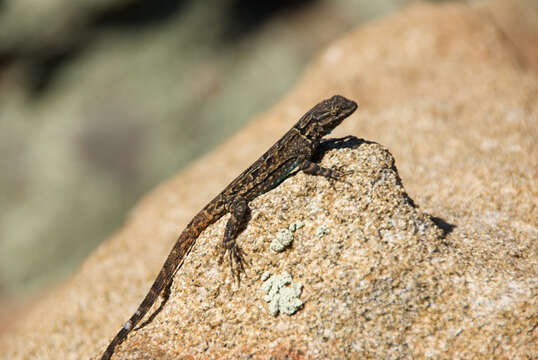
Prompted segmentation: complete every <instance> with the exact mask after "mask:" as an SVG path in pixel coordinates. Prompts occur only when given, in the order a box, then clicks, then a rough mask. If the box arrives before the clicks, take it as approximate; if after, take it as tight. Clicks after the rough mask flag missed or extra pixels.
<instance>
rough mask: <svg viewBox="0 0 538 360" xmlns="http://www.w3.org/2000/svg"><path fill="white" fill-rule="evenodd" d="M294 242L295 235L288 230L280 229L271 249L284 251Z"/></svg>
mask: <svg viewBox="0 0 538 360" xmlns="http://www.w3.org/2000/svg"><path fill="white" fill-rule="evenodd" d="M292 241H293V234H292V233H291V231H290V230H288V229H280V230H279V231H278V233H277V234H276V236H275V238H274V239H273V241H271V245H269V248H270V249H271V250H273V251H276V252H281V251H284V250H285V249H286V248H287V247H288V246H290V244H291V243H292Z"/></svg>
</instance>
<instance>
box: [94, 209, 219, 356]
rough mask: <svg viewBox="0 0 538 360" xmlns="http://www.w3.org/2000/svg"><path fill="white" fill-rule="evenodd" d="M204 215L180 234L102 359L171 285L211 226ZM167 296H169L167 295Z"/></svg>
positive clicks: (199, 216)
mask: <svg viewBox="0 0 538 360" xmlns="http://www.w3.org/2000/svg"><path fill="white" fill-rule="evenodd" d="M204 215H205V214H204V213H203V212H202V213H199V214H198V215H196V217H195V218H194V219H193V220H192V221H191V222H190V223H189V225H187V227H186V228H185V230H184V231H183V232H182V233H181V235H179V238H178V239H177V241H176V243H175V244H174V247H173V248H172V251H170V254H169V255H168V258H167V259H166V261H165V262H164V265H163V267H162V268H161V271H159V275H157V278H156V279H155V281H154V282H153V285H152V286H151V289H150V290H149V292H148V293H147V295H146V297H145V298H144V300H143V301H142V303H141V304H140V305H139V306H138V309H137V310H136V312H135V313H134V314H133V315H132V316H131V318H130V319H129V320H128V321H127V322H126V323H125V324H124V325H123V327H122V328H121V329H120V331H119V332H118V333H117V334H116V336H115V337H114V339H112V341H111V342H110V344H109V345H108V347H107V348H106V350H105V352H104V353H103V355H102V356H101V360H109V359H110V357H111V356H112V354H113V353H114V349H115V347H116V346H118V345H120V344H121V343H122V342H123V341H124V340H125V338H127V335H129V333H130V332H131V331H132V330H133V329H134V327H135V326H136V325H137V324H138V322H139V321H140V320H141V319H142V318H143V317H144V316H145V315H146V314H147V312H148V311H149V309H150V308H151V306H152V305H153V304H154V303H155V301H156V300H157V298H158V297H159V294H161V292H162V291H163V289H165V288H167V287H169V286H170V285H171V283H172V278H173V276H174V274H175V272H176V271H177V270H179V268H181V266H182V265H183V261H184V260H185V258H186V256H187V255H188V254H189V252H190V250H191V249H192V247H193V245H194V243H195V242H196V239H197V238H198V236H199V235H200V234H201V232H202V231H203V230H204V229H205V228H207V226H209V222H213V221H208V220H209V219H207V217H206V216H204ZM211 220H212V219H211ZM165 297H167V296H166V295H165ZM166 300H167V299H163V303H164V301H166ZM161 306H162V305H161Z"/></svg>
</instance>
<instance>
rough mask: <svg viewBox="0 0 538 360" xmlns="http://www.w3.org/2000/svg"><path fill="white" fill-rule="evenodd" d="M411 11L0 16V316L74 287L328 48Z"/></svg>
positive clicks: (33, 5) (58, 6)
mask: <svg viewBox="0 0 538 360" xmlns="http://www.w3.org/2000/svg"><path fill="white" fill-rule="evenodd" d="M410 2H412V1H409V0H385V1H366V0H349V1H348V0H338V1H330V0H325V1H322V0H317V1H314V0H293V1H267V2H252V1H246V0H208V1H193V0H191V1H189V0H183V1H172V0H159V1H152V2H148V1H142V0H98V1H96V0H84V1H76V2H73V1H71V0H51V1H35V0H4V1H0V188H1V189H2V191H1V195H0V303H11V302H19V301H21V299H27V298H29V297H30V296H31V295H32V294H37V293H38V290H40V289H42V288H43V287H44V286H45V285H47V284H50V283H51V282H52V281H57V280H58V279H61V278H62V277H64V276H66V275H67V274H69V273H70V272H72V271H73V270H74V269H75V267H76V266H77V265H78V264H79V263H80V262H81V261H82V260H83V259H84V257H86V256H87V255H88V254H89V253H90V252H91V251H92V250H93V249H94V248H95V247H96V246H97V245H98V244H99V243H100V242H101V241H103V240H104V239H106V237H107V235H109V234H111V232H113V231H114V230H115V229H117V228H119V227H120V226H121V223H122V221H123V220H124V219H125V217H126V216H127V215H128V211H129V209H130V208H131V207H132V206H133V205H134V204H135V203H136V201H137V199H139V198H140V196H142V195H143V194H144V193H145V192H147V191H149V190H150V189H151V188H152V187H154V186H155V185H156V184H158V183H159V182H160V181H162V180H163V179H165V178H167V177H169V176H171V175H172V174H174V173H176V172H177V171H178V170H179V169H181V168H182V167H184V166H185V165H186V164H187V163H188V162H189V161H191V160H192V159H193V158H195V157H197V156H199V155H200V154H203V153H204V152H206V151H208V150H209V149H211V148H212V147H214V146H215V145H216V144H218V143H219V142H222V141H223V140H224V139H225V138H226V137H228V136H229V135H231V134H233V133H234V132H235V131H236V130H237V129H238V128H239V127H241V125H243V124H244V123H245V122H246V121H247V120H248V119H249V118H250V117H252V116H253V115H255V114H257V113H259V112H261V111H263V110H265V109H267V108H268V107H269V106H271V105H272V104H274V103H275V102H276V101H278V99H279V98H281V97H282V95H283V94H284V93H285V92H286V91H287V90H288V89H290V87H292V85H293V83H294V82H295V80H296V78H297V77H298V76H299V75H300V73H301V71H302V70H303V68H304V66H305V65H306V64H307V63H308V61H309V60H310V59H311V58H312V56H314V55H315V53H316V52H317V51H318V50H319V49H320V48H322V47H323V46H324V45H325V44H327V43H328V42H330V41H331V40H333V39H334V38H335V37H338V36H339V35H341V34H343V33H345V32H347V31H349V30H350V29H352V28H353V27H355V26H356V25H357V24H359V23H361V22H363V21H365V20H368V19H371V18H375V17H378V16H381V15H385V14H388V13H390V12H392V11H394V10H396V9H398V8H399V7H401V6H404V5H407V4H409V3H410Z"/></svg>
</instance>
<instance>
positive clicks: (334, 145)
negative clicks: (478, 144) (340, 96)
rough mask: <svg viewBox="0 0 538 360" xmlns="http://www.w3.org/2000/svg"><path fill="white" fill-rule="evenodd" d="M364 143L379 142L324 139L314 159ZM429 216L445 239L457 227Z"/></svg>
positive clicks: (349, 138) (350, 136) (408, 198)
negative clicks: (332, 151) (335, 150)
mask: <svg viewBox="0 0 538 360" xmlns="http://www.w3.org/2000/svg"><path fill="white" fill-rule="evenodd" d="M362 144H377V142H375V141H370V140H365V139H360V138H357V137H355V136H353V135H348V136H345V137H342V138H329V139H322V141H321V143H320V144H319V146H318V148H317V150H316V152H315V153H314V156H313V157H312V161H314V162H316V163H318V162H320V161H321V159H323V156H325V154H326V153H327V152H328V151H330V150H334V149H356V148H358V147H359V146H361V145H362ZM393 170H394V172H395V173H396V175H397V176H398V181H399V183H400V185H402V182H401V179H400V176H399V174H398V170H397V169H396V166H394V169H393ZM402 186H403V185H402ZM405 197H406V199H407V201H408V202H409V204H410V205H411V206H412V207H414V208H417V207H418V206H417V205H416V204H415V202H414V201H413V199H411V198H410V197H409V195H407V192H405ZM428 216H429V218H430V220H431V221H432V222H433V223H434V224H435V225H436V226H437V227H438V228H439V229H441V231H442V235H441V237H442V238H443V239H444V238H445V237H446V236H447V235H449V234H450V233H451V232H452V231H454V229H455V228H456V225H454V224H451V223H449V222H447V221H445V220H444V219H442V218H440V217H437V216H433V215H429V214H428Z"/></svg>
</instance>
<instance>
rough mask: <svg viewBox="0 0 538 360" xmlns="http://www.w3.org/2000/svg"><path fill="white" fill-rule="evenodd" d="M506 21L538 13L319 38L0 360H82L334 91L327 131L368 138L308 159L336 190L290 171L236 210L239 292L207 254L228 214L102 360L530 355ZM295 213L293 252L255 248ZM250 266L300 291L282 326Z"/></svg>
mask: <svg viewBox="0 0 538 360" xmlns="http://www.w3.org/2000/svg"><path fill="white" fill-rule="evenodd" d="M522 13H524V14H537V13H538V12H537V8H536V6H534V5H533V3H532V2H530V1H527V2H526V1H504V2H502V1H501V2H495V3H491V4H489V5H487V6H483V7H474V8H473V7H466V6H462V5H457V4H445V5H438V6H429V5H419V6H416V7H412V8H409V9H407V10H406V11H404V12H402V13H400V14H397V15H395V16H392V17H390V18H387V19H384V20H381V21H377V22H374V23H372V24H369V25H367V26H364V27H361V28H359V29H357V30H356V31H355V32H353V33H350V34H349V35H347V36H346V37H344V38H342V39H340V40H338V41H335V42H334V43H333V44H332V45H331V46H330V47H329V48H328V49H327V50H326V51H324V52H323V53H321V54H320V56H319V57H318V58H317V59H316V60H314V61H313V63H312V64H311V66H310V68H309V69H308V71H307V72H306V74H305V75H304V76H303V78H302V79H301V80H300V81H299V83H298V84H297V87H296V88H295V89H294V90H293V91H292V92H291V93H290V94H289V95H288V96H287V97H286V98H285V99H284V100H282V101H281V102H280V103H279V104H277V105H276V106H275V107H274V108H273V109H271V110H270V111H268V112H267V113H265V114H263V115H261V116H260V117H258V118H257V119H254V120H253V121H252V122H251V123H250V124H249V125H248V126H247V127H246V128H245V129H244V130H243V131H241V132H240V133H238V134H237V135H236V136H235V137H233V138H231V139H230V140H229V141H228V142H227V143H225V144H223V145H222V146H221V147H220V148H219V149H217V150H216V151H214V152H212V153H210V154H208V155H206V156H205V157H203V158H202V159H200V160H198V161H197V162H195V163H193V164H192V165H191V166H190V167H189V168H188V169H186V170H185V171H183V172H182V173H181V174H179V175H178V176H176V177H175V178H173V179H171V180H169V181H168V182H166V183H164V184H163V185H161V186H160V187H158V188H157V189H155V190H154V191H153V192H151V193H150V194H149V195H147V196H146V197H145V198H144V199H143V200H142V201H141V202H140V204H139V205H138V207H137V208H136V209H135V210H134V211H133V212H132V215H131V217H130V219H129V221H128V222H127V223H126V224H125V226H124V228H123V229H121V230H120V231H119V232H118V233H117V234H116V235H115V236H113V237H112V238H111V239H110V240H109V241H107V242H106V243H105V244H103V245H102V246H101V247H100V248H99V249H98V250H97V251H96V252H95V253H94V254H93V255H92V256H91V257H90V258H89V259H88V260H87V261H86V262H85V263H84V264H83V265H82V266H81V268H80V270H79V272H78V273H77V274H76V275H75V276H74V277H73V278H72V279H71V280H70V281H69V282H68V283H66V284H65V285H64V286H63V287H62V288H60V289H57V290H56V291H54V292H53V293H51V294H50V295H49V296H48V297H47V298H46V299H44V300H42V301H40V302H39V303H37V304H35V306H34V307H33V309H31V311H29V313H28V314H26V315H25V316H24V317H22V319H21V321H20V323H19V324H18V326H17V329H15V330H13V331H12V332H10V333H8V334H6V335H4V336H3V337H2V338H1V339H0V353H1V354H3V355H0V356H3V357H5V358H9V359H23V358H40V359H48V358H54V359H57V358H64V359H79V358H88V357H91V358H96V357H97V356H98V354H99V353H100V352H101V351H102V350H103V349H104V347H105V346H106V344H107V341H108V340H109V339H110V338H111V337H112V336H113V335H114V334H115V332H116V331H117V330H118V329H119V327H120V326H121V324H122V323H123V322H124V321H125V319H126V318H127V317H128V316H130V315H131V313H132V312H134V310H135V309H136V306H137V305H138V303H139V301H140V300H141V299H142V297H143V295H144V294H145V292H146V291H147V289H148V288H149V286H150V284H151V282H152V281H153V278H154V276H155V273H156V272H157V271H158V269H159V267H160V265H161V263H162V261H163V259H164V258H165V256H166V254H167V252H168V251H169V249H170V246H171V244H172V243H173V242H174V240H175V237H176V236H177V233H178V231H180V230H181V228H182V226H184V225H185V224H186V223H187V222H188V221H189V220H190V218H191V217H192V216H193V214H194V213H195V211H196V210H198V209H199V208H200V207H201V206H203V205H204V203H205V202H207V201H208V200H209V199H210V198H211V197H212V196H213V195H214V194H215V193H217V192H218V191H220V189H221V188H222V187H224V186H225V185H226V183H227V182H228V181H229V180H231V179H232V178H233V177H234V176H235V175H236V174H237V173H239V172H240V171H241V170H242V169H243V168H244V167H246V166H247V165H248V164H249V163H250V162H252V161H253V160H255V158H256V157H257V156H259V154H261V153H262V152H263V151H264V150H265V149H266V148H267V147H268V146H270V145H271V143H272V142H273V141H274V140H276V139H277V138H278V137H279V136H281V134H282V133H283V132H284V131H285V130H287V128H289V127H290V126H291V124H293V123H294V122H295V121H296V120H297V119H298V117H299V116H300V115H302V113H304V111H305V110H307V109H308V108H309V107H311V106H312V105H313V104H314V103H316V102H317V101H319V100H320V99H322V98H325V97H327V96H330V95H332V94H334V93H341V94H342V95H345V96H347V97H349V98H352V99H354V100H357V101H358V102H359V110H358V111H357V113H356V114H354V115H353V116H351V117H350V118H349V119H347V120H346V121H345V122H344V123H343V124H342V125H341V127H339V128H338V129H337V131H335V134H334V135H335V136H344V135H348V134H352V135H356V136H358V137H360V138H363V139H367V140H369V141H365V142H358V143H354V144H351V145H353V146H348V147H341V148H337V149H333V150H331V151H329V152H328V153H327V154H326V155H325V156H324V157H323V159H322V163H323V164H324V165H325V166H332V167H338V168H342V169H346V170H351V171H352V173H351V174H350V175H348V176H347V178H346V180H347V182H349V184H346V183H337V184H335V185H334V187H333V186H331V184H330V183H329V182H327V181H326V180H325V179H323V178H317V177H312V176H307V175H304V174H302V173H300V174H298V175H297V176H294V177H292V178H290V179H288V180H286V181H285V182H284V183H282V184H281V185H280V186H279V187H278V188H276V189H275V190H273V191H271V192H269V193H267V194H264V195H263V196H260V197H258V198H257V199H255V200H254V201H252V202H251V209H252V219H251V222H250V224H249V226H248V227H247V228H246V229H245V231H244V232H243V233H242V234H241V235H240V236H239V238H238V242H239V244H240V245H241V246H242V248H243V249H244V250H245V252H246V254H247V255H248V259H249V261H250V265H249V267H248V269H247V275H248V277H247V278H246V279H244V281H243V282H242V286H241V287H239V288H237V287H236V286H235V285H234V283H233V280H232V278H231V276H230V273H229V270H228V268H227V266H228V265H227V264H223V265H221V266H219V265H218V264H217V261H216V257H217V251H216V249H215V246H216V245H217V244H218V242H219V241H220V239H221V237H222V233H223V228H224V224H225V221H226V219H227V217H225V218H223V219H221V221H219V222H217V223H216V224H215V225H213V226H211V227H210V228H208V229H207V230H206V231H205V232H204V233H203V234H202V235H201V237H200V239H199V241H198V243H197V245H196V246H195V248H194V249H193V251H192V252H191V254H190V256H189V257H188V259H187V261H186V262H185V264H184V266H183V268H182V269H181V271H180V272H178V274H177V275H176V277H175V282H174V286H173V288H172V296H171V298H170V301H169V303H168V305H167V306H166V307H165V308H164V310H163V311H162V312H161V313H160V314H159V315H158V316H157V317H156V318H155V319H154V321H153V322H152V323H151V324H150V325H148V326H146V327H145V328H144V329H142V330H140V331H137V332H135V333H133V334H132V336H130V337H129V339H128V340H127V341H126V342H125V343H124V344H123V345H122V346H121V347H120V348H118V358H121V359H142V358H159V359H173V358H177V357H178V356H185V357H187V358H189V356H190V357H196V358H243V357H245V358H246V357H249V358H259V359H266V358H284V357H286V356H287V357H288V358H294V359H301V358H426V357H432V358H510V359H518V358H533V357H535V356H536V354H537V353H538V351H537V347H536V338H537V331H538V329H537V325H536V324H537V323H538V316H537V309H538V304H537V302H538V301H537V293H538V291H537V289H538V281H537V279H538V276H537V268H536V259H537V258H538V254H537V246H536V239H537V237H538V229H537V226H536V212H537V211H536V205H537V203H538V201H537V197H538V181H537V180H536V179H538V173H537V172H538V146H537V141H536V139H537V138H538V126H537V123H538V102H537V100H536V99H537V98H538V76H537V74H538V68H537V66H536V64H538V62H537V61H536V54H538V52H537V51H536V48H537V45H536V44H537V42H536V41H534V40H536V36H535V34H536V33H538V32H536V29H538V24H537V23H536V22H534V23H533V22H532V21H531V20H532V19H535V17H533V16H531V15H528V16H526V17H518V16H519V15H520V14H522ZM516 17H517V18H518V19H519V21H515V20H514V19H515V18H516ZM529 19H531V20H529ZM529 39H530V40H529ZM379 144H383V145H379ZM387 149H390V152H389V151H388V150H387ZM391 154H392V155H391ZM394 159H396V161H397V164H398V166H397V168H396V166H395V160H394ZM402 184H404V185H405V189H404V187H403V185H402ZM411 199H412V200H411ZM298 220H300V221H302V222H303V223H304V227H303V228H302V229H301V230H300V231H297V232H296V233H294V237H295V240H294V242H293V245H292V247H291V248H289V249H287V250H286V251H284V252H282V253H274V252H272V251H270V250H269V243H270V240H271V237H272V236H274V234H275V233H276V232H277V231H278V230H279V229H281V228H284V227H288V226H289V225H290V224H292V223H293V222H295V221H298ZM321 225H324V226H326V227H327V228H328V229H329V230H330V231H329V233H327V234H326V235H324V236H323V237H318V236H316V229H317V228H318V227H319V226H321ZM266 271H270V272H271V273H278V274H280V273H283V272H284V271H287V272H288V273H290V274H291V275H292V277H293V280H294V281H297V282H300V283H301V284H303V289H302V293H301V301H304V305H303V307H302V308H301V309H299V311H297V312H296V313H295V314H294V315H292V316H278V317H273V316H271V315H270V314H269V313H268V312H267V309H266V303H265V301H264V300H263V292H261V291H260V290H259V288H260V286H261V282H262V281H261V279H260V277H261V276H262V274H263V273H265V272H266Z"/></svg>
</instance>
